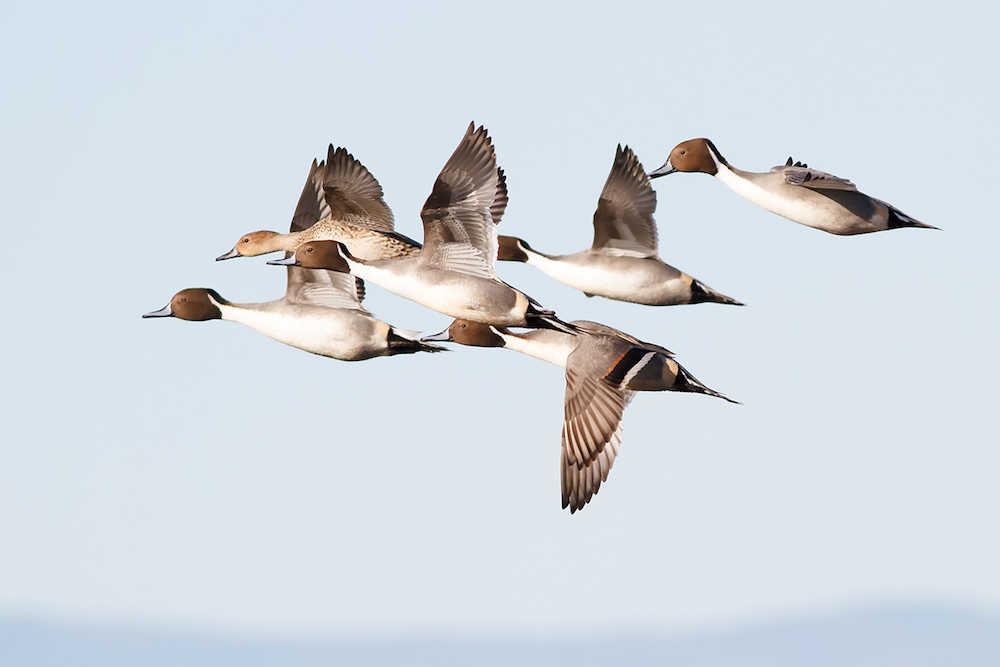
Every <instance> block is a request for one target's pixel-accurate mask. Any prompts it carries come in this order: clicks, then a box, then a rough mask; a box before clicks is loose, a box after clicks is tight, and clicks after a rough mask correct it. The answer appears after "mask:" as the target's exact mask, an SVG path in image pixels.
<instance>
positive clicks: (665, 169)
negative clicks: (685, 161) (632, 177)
mask: <svg viewBox="0 0 1000 667" xmlns="http://www.w3.org/2000/svg"><path fill="white" fill-rule="evenodd" d="M675 171H677V169H676V168H675V167H672V166H671V165H670V159H669V158H668V159H667V161H666V162H664V163H663V166H662V167H660V168H659V169H654V170H653V171H650V172H648V173H647V174H646V175H647V176H649V177H650V178H659V177H660V176H666V175H667V174H672V173H674V172H675Z"/></svg>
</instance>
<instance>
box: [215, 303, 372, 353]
mask: <svg viewBox="0 0 1000 667" xmlns="http://www.w3.org/2000/svg"><path fill="white" fill-rule="evenodd" d="M287 310H288V312H280V313H279V312H275V311H269V310H259V311H254V310H242V311H241V312H240V313H238V314H237V316H235V317H227V318H226V319H229V320H232V321H236V322H239V323H240V324H245V325H246V326H248V327H250V328H251V329H254V330H255V331H257V332H258V333H261V334H264V335H265V336H267V337H268V338H272V339H274V340H276V341H278V342H279V343H284V344H285V345H289V346H291V347H297V348H298V349H300V350H305V351H306V352H311V353H312V354H318V355H320V356H323V357H331V358H333V359H340V360H342V361H361V360H363V359H370V358H371V357H377V356H380V355H382V354H384V353H385V352H386V351H387V350H388V347H389V346H388V342H387V341H386V337H385V335H384V334H382V335H380V331H379V329H380V327H379V326H378V325H380V324H382V325H383V327H384V328H385V329H386V330H388V325H384V324H383V323H382V322H379V321H378V320H376V319H374V318H372V317H370V316H368V315H365V314H364V313H361V312H359V311H354V310H347V309H339V308H324V307H320V306H305V305H299V306H297V307H293V308H289V309H287Z"/></svg>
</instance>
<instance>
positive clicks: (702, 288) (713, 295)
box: [691, 279, 746, 306]
mask: <svg viewBox="0 0 1000 667" xmlns="http://www.w3.org/2000/svg"><path fill="white" fill-rule="evenodd" d="M691 303H725V304H728V305H730V306H745V305H746V304H745V303H743V302H742V301H737V300H736V299H734V298H732V297H731V296H726V295H725V294H722V293H721V292H716V291H715V290H714V289H712V288H711V287H709V286H708V285H706V284H705V283H703V282H701V281H698V280H694V279H692V280H691Z"/></svg>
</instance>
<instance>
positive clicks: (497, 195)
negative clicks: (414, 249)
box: [419, 123, 507, 280]
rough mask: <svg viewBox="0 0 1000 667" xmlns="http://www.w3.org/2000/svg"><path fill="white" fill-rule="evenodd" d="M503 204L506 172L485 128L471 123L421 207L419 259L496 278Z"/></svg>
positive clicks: (504, 203)
mask: <svg viewBox="0 0 1000 667" xmlns="http://www.w3.org/2000/svg"><path fill="white" fill-rule="evenodd" d="M506 206H507V185H506V178H505V176H504V174H503V170H501V169H499V168H498V167H497V164H496V155H495V153H494V150H493V145H492V143H491V141H490V137H489V134H488V133H487V131H486V128H484V127H482V126H480V127H479V128H478V129H475V124H474V123H473V124H470V125H469V129H468V130H467V131H466V133H465V136H464V137H463V138H462V141H461V143H460V144H459V145H458V148H456V149H455V152H454V153H453V154H452V156H451V158H449V160H448V162H447V163H446V164H445V166H444V168H443V169H442V170H441V173H440V174H438V177H437V180H436V181H435V182H434V189H433V190H432V191H431V195H430V197H428V198H427V202H426V203H425V204H424V208H423V210H422V211H421V212H420V218H421V219H422V220H423V223H424V247H423V250H422V251H421V253H420V259H419V261H421V262H424V263H427V264H430V265H433V266H435V267H436V268H440V269H446V270H450V271H457V272H459V273H466V274H469V275H473V276H478V277H483V278H491V279H493V280H499V278H498V277H497V274H496V270H495V268H494V267H495V264H496V258H497V250H498V248H499V243H498V241H497V232H496V225H497V223H499V222H500V217H501V216H502V215H503V212H504V209H505V208H506Z"/></svg>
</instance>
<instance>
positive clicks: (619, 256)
mask: <svg viewBox="0 0 1000 667" xmlns="http://www.w3.org/2000/svg"><path fill="white" fill-rule="evenodd" d="M655 211H656V193H655V192H654V191H653V188H652V187H651V186H650V184H649V178H648V177H647V176H646V172H645V171H644V170H643V168H642V165H641V164H640V163H639V160H638V159H637V158H636V156H635V153H633V152H632V150H631V149H630V148H629V147H628V146H626V147H625V148H624V149H623V148H622V147H621V146H618V151H617V153H616V154H615V163H614V165H613V166H612V167H611V174H610V175H609V176H608V180H607V182H606V183H605V184H604V190H603V191H602V192H601V197H600V199H598V201H597V211H595V212H594V244H593V245H592V246H591V247H590V249H588V250H584V251H583V252H578V253H575V254H573V255H546V254H544V253H541V252H538V251H536V250H534V249H532V248H531V246H529V245H528V244H527V243H526V242H525V241H523V240H522V239H519V238H515V237H512V236H501V237H499V241H500V253H499V259H501V260H507V261H515V262H525V263H527V264H528V265H529V266H534V267H536V268H538V269H540V270H542V271H543V272H545V273H547V274H548V275H549V276H551V277H553V278H555V279H556V280H558V281H559V282H561V283H565V284H566V285H569V286H570V287H574V288H576V289H578V290H580V291H582V292H583V293H584V294H586V295H587V296H603V297H606V298H608V299H617V300H618V301H629V302H632V303H641V304H645V305H647V306H672V305H677V304H684V303H703V302H714V303H728V304H733V305H736V306H742V305H743V304H742V303H740V302H739V301H737V300H736V299H732V298H730V297H728V296H725V295H723V294H720V293H718V292H716V291H715V290H713V289H712V288H710V287H708V286H707V285H705V284H704V283H701V282H699V281H697V280H695V279H694V278H692V277H691V276H689V275H687V274H686V273H681V272H680V271H678V270H677V269H675V268H674V267H672V266H670V265H669V264H667V263H665V262H664V261H663V260H662V259H660V257H659V254H658V252H657V234H656V222H655V221H654V220H653V213H654V212H655Z"/></svg>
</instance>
